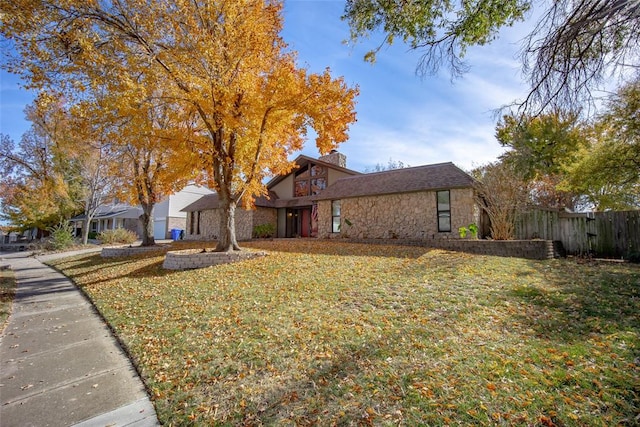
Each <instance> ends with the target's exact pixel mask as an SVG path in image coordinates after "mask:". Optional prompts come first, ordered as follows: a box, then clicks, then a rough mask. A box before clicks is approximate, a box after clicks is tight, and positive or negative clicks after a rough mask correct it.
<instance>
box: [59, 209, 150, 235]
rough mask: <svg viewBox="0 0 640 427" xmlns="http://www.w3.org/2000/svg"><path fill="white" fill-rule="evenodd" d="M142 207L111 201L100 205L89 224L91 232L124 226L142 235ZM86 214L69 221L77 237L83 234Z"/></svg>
mask: <svg viewBox="0 0 640 427" xmlns="http://www.w3.org/2000/svg"><path fill="white" fill-rule="evenodd" d="M140 215H142V208H141V207H135V206H131V205H128V204H126V203H111V204H105V205H102V206H100V207H98V210H97V212H96V215H95V216H94V217H93V219H92V220H91V224H89V232H90V233H96V234H97V233H101V232H103V231H105V230H115V229H118V228H124V229H127V230H130V231H133V232H134V233H136V234H137V235H138V236H141V235H142V224H141V222H140V220H139V218H140ZM85 218H86V216H85V215H84V214H81V215H77V216H74V217H73V218H71V219H70V220H69V221H70V222H71V225H72V226H73V228H74V229H75V235H76V237H80V236H82V226H83V224H84V220H85Z"/></svg>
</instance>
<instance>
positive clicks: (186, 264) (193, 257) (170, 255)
mask: <svg viewBox="0 0 640 427" xmlns="http://www.w3.org/2000/svg"><path fill="white" fill-rule="evenodd" d="M265 255H266V252H247V251H241V252H202V251H201V250H197V252H196V251H194V250H185V251H171V252H167V254H166V256H165V258H164V262H163V263H162V268H165V269H167V270H191V269H195V268H204V267H211V266H214V265H220V264H228V263H231V262H238V261H245V260H248V259H253V258H257V257H261V256H265Z"/></svg>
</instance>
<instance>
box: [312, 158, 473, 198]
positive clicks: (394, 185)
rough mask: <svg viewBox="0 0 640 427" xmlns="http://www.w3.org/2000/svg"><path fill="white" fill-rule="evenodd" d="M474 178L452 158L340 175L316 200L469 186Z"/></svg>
mask: <svg viewBox="0 0 640 427" xmlns="http://www.w3.org/2000/svg"><path fill="white" fill-rule="evenodd" d="M474 182H475V181H474V179H473V178H472V177H471V176H470V175H469V174H467V173H466V172H465V171H463V170H462V169H460V168H458V167H457V166H456V165H454V164H453V163H451V162H447V163H438V164H434V165H425V166H417V167H413V168H404V169H394V170H389V171H384V172H377V173H369V174H363V175H356V176H350V177H346V178H341V179H339V180H337V181H336V182H334V183H333V184H332V185H330V186H329V187H328V188H327V189H325V190H324V191H323V192H322V193H321V194H319V195H317V196H316V197H315V198H314V199H315V200H328V199H343V198H349V197H359V196H374V195H382V194H395V193H410V192H415V191H436V190H446V189H451V188H470V187H472V186H473V184H474Z"/></svg>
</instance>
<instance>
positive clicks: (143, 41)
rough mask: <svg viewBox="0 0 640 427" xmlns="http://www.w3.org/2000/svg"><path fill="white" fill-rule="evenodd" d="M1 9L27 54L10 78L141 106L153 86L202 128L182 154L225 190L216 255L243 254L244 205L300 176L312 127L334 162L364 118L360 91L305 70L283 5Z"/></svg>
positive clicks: (249, 1) (242, 0)
mask: <svg viewBox="0 0 640 427" xmlns="http://www.w3.org/2000/svg"><path fill="white" fill-rule="evenodd" d="M0 11H1V12H2V13H3V18H4V19H3V21H2V23H0V31H1V32H2V33H3V35H4V36H5V37H8V38H9V39H11V40H12V41H14V43H15V48H16V50H17V51H18V52H19V53H20V55H21V56H20V57H19V58H13V59H10V60H9V62H8V63H9V64H10V65H9V68H10V69H11V70H13V71H15V72H19V73H21V74H22V75H23V76H24V77H25V78H27V79H28V80H29V81H30V82H31V84H33V85H36V86H51V85H53V86H58V87H60V89H61V90H65V91H66V92H68V94H69V96H77V97H82V96H86V95H85V94H86V90H87V89H91V88H94V87H109V88H110V89H111V87H110V85H112V86H113V87H112V89H113V90H114V91H117V92H118V93H119V94H120V95H121V96H122V97H123V98H122V99H123V100H124V97H129V98H130V100H129V102H122V104H123V105H128V106H133V105H136V102H137V101H139V99H138V97H140V93H141V92H140V91H139V90H138V89H139V87H140V85H139V83H140V80H139V79H140V78H141V76H148V75H151V76H152V77H151V80H152V81H153V82H154V83H155V84H157V85H158V86H157V88H158V89H160V90H161V92H162V97H163V99H164V100H165V101H166V102H169V100H170V101H171V102H172V103H175V104H176V105H177V106H179V109H180V110H181V111H183V112H184V113H185V114H186V115H187V117H188V120H187V121H188V122H191V123H193V124H194V125H193V126H192V127H191V128H190V130H191V133H190V135H189V137H188V138H187V139H188V144H187V145H183V146H182V149H183V150H184V152H185V153H194V154H195V156H196V158H197V161H196V163H194V164H191V165H190V166H191V168H192V169H193V170H195V171H197V172H198V173H199V174H200V177H199V179H200V181H201V182H203V183H206V184H207V185H208V186H209V187H211V188H212V189H215V190H216V191H217V192H218V195H219V200H220V203H221V211H222V213H223V214H222V215H221V227H220V229H221V236H220V239H219V242H218V246H217V250H233V249H239V246H238V243H237V241H236V237H235V220H234V218H235V209H236V206H237V205H238V204H239V202H240V201H241V200H244V201H245V202H246V203H245V204H244V205H245V206H251V202H252V201H253V199H254V198H255V197H257V196H260V195H264V194H266V189H265V187H264V184H263V180H264V178H265V177H266V176H269V175H275V174H281V173H286V172H288V171H289V170H291V168H292V167H293V162H291V161H289V159H288V157H289V155H290V154H291V153H293V152H295V151H297V150H300V149H301V148H302V146H303V143H304V140H305V137H306V133H307V129H308V128H313V129H314V131H315V133H316V135H317V138H316V145H317V147H318V149H319V151H320V152H321V153H327V152H329V151H330V150H331V149H333V148H335V147H336V146H337V144H339V143H340V142H343V141H345V140H346V138H347V129H348V125H349V124H350V123H352V122H353V121H354V120H355V113H354V104H355V97H356V95H357V92H358V91H357V89H356V88H350V87H349V86H348V85H347V84H346V83H345V82H344V80H343V79H340V78H333V77H332V76H331V73H330V71H329V70H328V69H327V70H325V71H323V72H320V73H312V72H309V71H308V70H306V69H304V68H300V67H298V66H297V63H296V55H295V53H294V52H292V51H290V50H288V47H287V45H286V43H285V42H284V40H283V39H282V38H281V37H280V35H279V32H280V30H281V29H282V17H281V12H282V3H281V2H279V1H268V0H267V1H261V0H238V1H224V0H223V1H217V2H199V1H195V2H194V1H187V0H178V1H175V2H165V1H160V2H146V1H142V0H123V1H117V2H115V1H103V2H95V1H89V2H86V1H80V0H76V1H65V2H61V1H38V2H34V1H31V0H19V1H16V2H10V3H9V2H6V3H2V6H0ZM183 159H184V161H185V162H187V161H192V159H193V157H192V156H191V155H185V156H183Z"/></svg>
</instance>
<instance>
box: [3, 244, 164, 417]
mask: <svg viewBox="0 0 640 427" xmlns="http://www.w3.org/2000/svg"><path fill="white" fill-rule="evenodd" d="M91 250H93V251H97V250H99V248H97V249H90V250H84V251H80V252H87V251H91ZM75 253H78V252H75ZM72 254H74V253H63V254H54V255H47V256H43V257H41V259H42V260H45V259H51V258H54V257H66V256H70V255H72ZM30 255H31V254H30V253H28V252H19V253H0V265H9V266H11V269H12V270H13V271H14V272H15V274H16V278H17V281H18V289H17V293H16V298H15V300H14V304H13V310H12V313H11V316H10V317H9V323H8V325H7V326H6V328H5V330H4V332H3V334H2V335H1V336H0V405H1V406H0V425H1V426H3V427H12V426H38V427H40V426H75V425H79V426H83V427H84V426H136V427H146V426H157V425H159V423H158V420H157V417H156V413H155V410H154V408H153V405H152V404H151V402H150V400H149V398H148V396H147V393H146V391H145V389H144V386H143V384H142V381H141V380H140V378H139V377H138V375H137V373H136V371H135V369H134V368H133V366H132V365H131V362H130V360H129V359H128V358H127V356H126V354H125V353H124V352H123V351H122V349H121V348H120V346H119V345H118V343H117V341H116V340H115V338H114V337H113V336H112V334H111V332H110V330H109V329H108V328H107V326H106V325H105V324H104V322H103V321H102V319H101V318H100V316H98V314H97V313H96V311H95V309H94V308H93V306H92V305H91V304H90V303H89V301H87V299H86V298H85V297H84V295H83V294H82V293H81V292H80V291H79V290H78V288H77V287H76V286H75V285H74V284H73V283H72V282H71V281H70V280H69V279H67V278H66V277H65V276H63V275H62V274H60V273H58V272H57V271H55V270H54V269H52V268H50V267H48V266H46V265H44V264H43V263H42V262H41V261H40V259H37V258H35V257H32V256H30Z"/></svg>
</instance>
